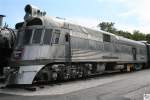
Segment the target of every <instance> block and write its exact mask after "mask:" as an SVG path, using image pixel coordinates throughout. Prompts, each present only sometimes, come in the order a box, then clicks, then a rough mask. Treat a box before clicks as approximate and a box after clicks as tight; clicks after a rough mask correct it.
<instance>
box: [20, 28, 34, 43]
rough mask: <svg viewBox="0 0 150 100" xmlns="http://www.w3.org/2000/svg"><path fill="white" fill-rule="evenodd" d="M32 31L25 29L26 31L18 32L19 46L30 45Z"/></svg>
mask: <svg viewBox="0 0 150 100" xmlns="http://www.w3.org/2000/svg"><path fill="white" fill-rule="evenodd" d="M32 31H33V30H32V29H25V30H20V31H19V32H18V39H17V45H18V46H21V45H26V44H29V43H30V39H31V36H32V33H33V32H32Z"/></svg>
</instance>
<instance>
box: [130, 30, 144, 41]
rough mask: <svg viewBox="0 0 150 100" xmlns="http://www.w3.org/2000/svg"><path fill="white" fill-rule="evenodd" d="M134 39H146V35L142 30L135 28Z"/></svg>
mask: <svg viewBox="0 0 150 100" xmlns="http://www.w3.org/2000/svg"><path fill="white" fill-rule="evenodd" d="M133 39H134V40H137V41H140V40H146V35H145V34H143V33H141V32H140V31H138V30H134V31H133Z"/></svg>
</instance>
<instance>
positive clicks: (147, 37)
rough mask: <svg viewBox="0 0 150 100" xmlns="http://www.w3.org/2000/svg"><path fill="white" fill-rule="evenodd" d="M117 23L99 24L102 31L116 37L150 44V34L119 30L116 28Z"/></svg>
mask: <svg viewBox="0 0 150 100" xmlns="http://www.w3.org/2000/svg"><path fill="white" fill-rule="evenodd" d="M114 25H115V23H113V22H102V23H100V24H98V27H100V29H101V30H103V31H106V32H110V33H113V34H115V35H119V36H123V37H125V38H128V39H132V40H136V41H147V42H148V43H150V34H145V33H142V32H140V31H138V30H134V31H133V33H130V32H128V31H123V30H118V29H116V28H115V27H114Z"/></svg>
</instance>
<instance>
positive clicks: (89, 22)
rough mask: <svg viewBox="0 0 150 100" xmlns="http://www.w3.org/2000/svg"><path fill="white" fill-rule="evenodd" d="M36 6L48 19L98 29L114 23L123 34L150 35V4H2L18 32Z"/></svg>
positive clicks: (57, 0) (17, 0) (103, 0)
mask: <svg viewBox="0 0 150 100" xmlns="http://www.w3.org/2000/svg"><path fill="white" fill-rule="evenodd" d="M27 4H32V5H35V6H37V7H39V8H41V9H42V10H44V11H46V13H47V15H48V16H53V17H61V18H65V19H66V20H69V21H71V22H73V23H75V24H80V25H82V26H86V27H91V28H96V27H97V25H98V24H99V23H100V22H114V23H115V27H116V28H117V29H119V30H124V31H130V32H133V31H134V30H139V31H141V32H143V33H145V34H146V33H150V6H149V5H150V0H0V14H4V15H6V18H5V19H4V22H6V23H7V24H8V25H9V27H11V28H14V27H15V24H16V23H18V22H21V21H23V17H24V15H25V12H24V7H25V5H27Z"/></svg>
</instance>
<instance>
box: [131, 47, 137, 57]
mask: <svg viewBox="0 0 150 100" xmlns="http://www.w3.org/2000/svg"><path fill="white" fill-rule="evenodd" d="M136 53H137V52H136V48H132V55H133V60H136V59H137V56H136Z"/></svg>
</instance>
